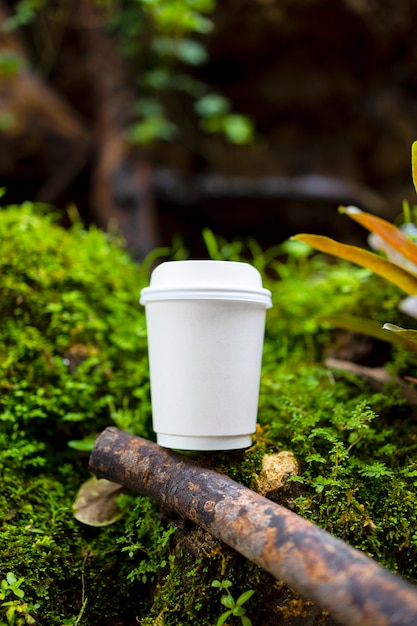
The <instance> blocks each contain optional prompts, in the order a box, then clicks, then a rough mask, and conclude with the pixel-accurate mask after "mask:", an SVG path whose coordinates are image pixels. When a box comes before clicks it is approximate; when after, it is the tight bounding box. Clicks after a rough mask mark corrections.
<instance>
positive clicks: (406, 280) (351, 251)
mask: <svg viewBox="0 0 417 626" xmlns="http://www.w3.org/2000/svg"><path fill="white" fill-rule="evenodd" d="M292 239H295V240H296V241H302V242H303V243H306V244H307V245H309V246H311V247H312V248H316V250H319V251H320V252H324V253H325V254H330V255H333V256H337V257H339V258H341V259H345V260H346V261H350V262H352V263H356V264H357V265H360V266H361V267H366V269H368V270H371V271H372V272H374V273H375V274H378V275H379V276H382V277H383V278H385V279H387V280H389V281H390V282H392V283H393V284H394V285H397V287H399V288H400V289H402V290H403V291H405V293H408V294H409V295H410V296H414V295H416V294H417V277H416V276H414V275H413V274H410V272H407V270H404V269H402V268H401V267H398V265H395V264H394V263H391V261H388V260H387V259H383V258H382V257H380V256H378V255H377V254H374V253H373V252H369V251H368V250H363V249H362V248H358V247H357V246H351V245H349V244H345V243H339V242H338V241H335V240H334V239H330V238H329V237H323V236H322V235H307V234H304V233H302V234H300V235H295V236H294V237H292Z"/></svg>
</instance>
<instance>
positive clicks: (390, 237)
mask: <svg viewBox="0 0 417 626" xmlns="http://www.w3.org/2000/svg"><path fill="white" fill-rule="evenodd" d="M339 210H340V211H341V212H342V213H345V214H346V215H348V216H349V217H351V218H352V219H353V220H355V222H358V223H359V224H361V225H362V226H364V227H365V228H367V229H368V230H369V231H371V232H372V233H375V234H376V235H379V236H380V237H381V239H383V240H384V241H386V242H387V243H388V244H389V245H390V246H391V247H392V248H394V249H395V250H397V251H398V252H399V253H400V254H402V255H403V256H405V257H406V258H407V259H408V260H409V261H411V262H412V263H415V264H417V245H416V244H415V243H413V242H412V241H411V240H410V239H409V238H408V237H407V235H405V234H404V233H403V231H402V230H400V229H399V228H397V227H396V226H394V224H391V223H390V222H387V221H386V220H384V219H382V218H381V217H377V216H376V215H371V213H365V211H361V210H360V209H357V208H356V207H353V206H349V207H340V209H339Z"/></svg>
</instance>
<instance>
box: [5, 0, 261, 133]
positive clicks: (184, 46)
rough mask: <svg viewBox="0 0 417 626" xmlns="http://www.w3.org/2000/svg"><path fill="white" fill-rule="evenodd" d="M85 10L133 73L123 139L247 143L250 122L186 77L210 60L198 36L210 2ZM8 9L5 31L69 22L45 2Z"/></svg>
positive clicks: (112, 4)
mask: <svg viewBox="0 0 417 626" xmlns="http://www.w3.org/2000/svg"><path fill="white" fill-rule="evenodd" d="M91 9H93V10H96V11H97V13H98V18H97V19H99V20H100V21H101V23H102V24H103V27H104V28H105V29H107V30H108V31H109V32H111V33H112V34H113V36H114V37H115V38H116V40H117V42H118V47H119V51H120V54H121V55H122V56H124V57H126V59H128V63H129V67H131V68H132V70H133V76H134V85H133V86H134V88H135V89H136V93H137V94H138V96H137V98H136V100H135V102H134V105H133V108H132V110H131V112H130V117H131V122H130V123H129V125H128V127H127V128H126V137H127V138H128V140H129V141H131V142H133V143H138V144H150V143H152V142H154V141H158V140H163V141H174V140H176V141H178V140H181V138H182V137H183V136H185V135H186V134H187V133H188V132H189V131H190V124H191V125H192V126H193V127H194V132H199V130H200V131H201V130H202V131H203V132H206V133H218V134H220V135H223V137H224V138H225V139H226V140H227V141H229V142H230V143H234V144H250V143H251V142H252V141H253V139H254V125H253V121H252V120H251V119H250V118H249V117H248V116H246V115H242V114H239V113H236V112H234V111H233V107H232V103H230V102H229V101H228V100H227V99H226V98H224V97H223V96H222V95H220V94H218V93H216V92H214V91H213V89H212V87H211V86H210V85H209V84H208V83H206V82H204V81H202V80H199V79H198V78H196V77H195V76H194V75H193V68H196V67H200V66H203V65H204V64H206V63H207V62H208V61H209V54H208V50H207V47H206V45H205V41H204V37H205V36H206V35H208V34H209V33H210V32H211V31H212V30H213V27H214V24H213V20H212V19H211V17H210V16H211V15H212V14H213V12H214V11H215V9H216V2H215V0H176V1H175V2H172V1H169V0H126V1H125V2H123V4H120V3H119V2H116V1H115V0H105V1H103V0H95V1H94V2H93V3H92V5H91V7H90V10H91ZM14 11H15V12H14V14H13V15H12V16H11V17H9V18H8V19H7V20H6V22H5V24H4V26H3V27H4V28H5V29H6V30H10V29H13V28H17V27H19V26H27V25H29V24H31V25H32V26H33V25H34V26H33V27H34V28H36V17H37V15H38V14H39V13H44V14H47V15H49V16H50V17H51V19H50V22H49V23H50V27H51V28H57V29H59V28H61V29H62V28H65V25H66V22H67V21H68V9H65V8H62V7H59V6H57V5H56V3H54V2H52V1H51V0H20V1H19V2H17V3H16V6H15V9H14ZM3 57H4V54H3V56H0V72H2V71H3V72H4V71H7V72H8V73H10V72H16V71H19V70H20V69H21V65H20V64H16V62H15V61H14V60H13V59H12V58H9V57H10V55H9V57H7V58H6V57H4V58H3ZM2 59H3V60H2ZM208 102H211V103H213V102H217V103H219V102H222V103H223V106H222V110H221V111H220V110H219V108H218V107H216V108H215V109H213V107H212V106H210V107H208V106H207V105H208ZM0 123H1V120H0ZM3 124H5V122H3Z"/></svg>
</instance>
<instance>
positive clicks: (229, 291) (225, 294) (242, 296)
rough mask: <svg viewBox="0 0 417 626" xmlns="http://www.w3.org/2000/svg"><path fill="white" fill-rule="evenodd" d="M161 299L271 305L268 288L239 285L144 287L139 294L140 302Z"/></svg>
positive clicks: (267, 306)
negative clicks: (227, 301) (226, 301)
mask: <svg viewBox="0 0 417 626" xmlns="http://www.w3.org/2000/svg"><path fill="white" fill-rule="evenodd" d="M163 300H230V301H234V302H248V303H254V304H262V305H264V306H265V307H266V308H267V309H270V308H271V307H272V301H271V292H270V291H269V289H264V288H260V289H242V288H241V287H237V288H236V287H221V288H218V287H201V285H195V286H193V285H189V286H187V287H152V286H150V287H145V288H144V289H142V291H141V294H140V304H142V305H145V306H146V304H148V303H150V302H159V301H163Z"/></svg>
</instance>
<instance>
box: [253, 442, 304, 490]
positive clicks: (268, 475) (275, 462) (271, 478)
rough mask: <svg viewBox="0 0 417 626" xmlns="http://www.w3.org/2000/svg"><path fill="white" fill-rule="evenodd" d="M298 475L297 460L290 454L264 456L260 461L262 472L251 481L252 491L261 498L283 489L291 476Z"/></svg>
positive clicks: (281, 453)
mask: <svg viewBox="0 0 417 626" xmlns="http://www.w3.org/2000/svg"><path fill="white" fill-rule="evenodd" d="M298 473H299V466H298V463H297V460H296V458H295V456H294V454H293V453H292V452H289V451H287V450H283V451H282V452H276V453H274V454H266V455H265V456H264V458H263V460H262V470H261V472H260V474H259V475H258V476H256V478H254V480H253V481H252V485H251V487H252V489H253V490H254V491H256V492H257V493H259V494H261V495H262V496H266V495H267V494H268V493H271V492H272V491H277V490H280V489H285V488H286V487H287V484H288V482H289V479H290V478H291V476H296V475H297V474H298Z"/></svg>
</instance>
